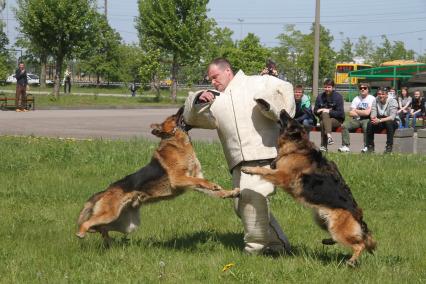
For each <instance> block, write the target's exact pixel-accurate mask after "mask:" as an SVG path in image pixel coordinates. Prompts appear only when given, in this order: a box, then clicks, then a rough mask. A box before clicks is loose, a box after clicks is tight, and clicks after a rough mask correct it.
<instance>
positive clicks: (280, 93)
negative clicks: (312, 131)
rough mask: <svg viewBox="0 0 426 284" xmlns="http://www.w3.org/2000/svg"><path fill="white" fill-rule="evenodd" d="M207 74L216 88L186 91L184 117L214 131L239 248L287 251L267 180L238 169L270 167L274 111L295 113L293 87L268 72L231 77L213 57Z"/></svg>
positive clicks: (275, 133)
mask: <svg viewBox="0 0 426 284" xmlns="http://www.w3.org/2000/svg"><path fill="white" fill-rule="evenodd" d="M207 71H208V77H209V80H210V81H211V83H212V85H213V86H214V88H215V89H216V91H208V90H207V91H201V92H199V93H190V94H189V96H188V98H187V99H186V102H185V111H184V119H185V122H186V123H188V124H189V125H191V126H193V127H198V128H206V129H216V130H217V132H218V136H219V139H220V141H221V144H222V147H223V151H224V154H225V158H226V160H227V163H228V167H229V169H230V171H231V174H232V182H233V186H234V187H235V188H240V189H241V194H240V196H239V197H238V198H237V199H235V207H234V208H235V211H236V213H237V215H238V216H239V217H240V218H241V221H242V223H243V225H244V233H245V235H244V242H245V248H244V250H245V251H246V252H247V253H250V254H268V253H271V254H276V253H282V252H284V251H288V250H289V249H290V244H289V242H288V239H287V237H286V236H285V234H284V232H283V231H282V229H281V228H280V226H279V224H278V222H277V221H276V220H275V218H274V216H273V215H272V213H271V211H270V208H269V196H270V195H271V194H273V193H274V191H275V189H274V186H273V184H272V183H270V182H268V181H265V180H263V179H261V178H260V177H259V176H257V175H249V174H245V173H243V172H241V168H242V167H243V166H261V167H266V168H269V167H270V163H271V161H272V160H273V159H274V158H275V157H276V156H277V149H276V146H277V139H278V135H279V127H278V124H277V121H278V119H279V113H280V111H281V110H282V109H285V110H286V111H287V112H288V113H289V114H290V115H291V116H293V115H294V109H295V105H294V96H293V87H292V85H291V84H290V83H288V82H285V81H282V80H280V79H278V78H275V77H273V76H246V75H245V74H244V73H243V71H241V70H240V71H238V73H237V74H235V75H234V73H233V71H232V68H231V64H230V63H229V62H228V60H226V59H224V58H217V59H215V60H213V61H212V62H211V63H210V65H209V66H208V70H207Z"/></svg>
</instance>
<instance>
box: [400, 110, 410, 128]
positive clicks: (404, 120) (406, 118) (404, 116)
mask: <svg viewBox="0 0 426 284" xmlns="http://www.w3.org/2000/svg"><path fill="white" fill-rule="evenodd" d="M399 117H400V118H401V122H400V124H399V128H408V123H409V122H410V113H409V112H407V113H403V112H400V113H399Z"/></svg>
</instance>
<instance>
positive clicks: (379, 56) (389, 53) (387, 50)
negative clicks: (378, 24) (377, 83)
mask: <svg viewBox="0 0 426 284" xmlns="http://www.w3.org/2000/svg"><path fill="white" fill-rule="evenodd" d="M382 40H383V42H382V43H381V44H380V45H379V46H378V47H377V48H376V49H375V51H374V52H373V54H372V56H371V61H372V62H373V64H374V65H376V66H379V65H380V64H381V63H383V62H386V61H392V60H397V59H405V60H414V55H415V52H414V51H413V50H407V49H405V46H404V43H403V42H402V41H394V42H393V43H392V42H391V41H390V40H389V39H388V38H387V37H386V36H382Z"/></svg>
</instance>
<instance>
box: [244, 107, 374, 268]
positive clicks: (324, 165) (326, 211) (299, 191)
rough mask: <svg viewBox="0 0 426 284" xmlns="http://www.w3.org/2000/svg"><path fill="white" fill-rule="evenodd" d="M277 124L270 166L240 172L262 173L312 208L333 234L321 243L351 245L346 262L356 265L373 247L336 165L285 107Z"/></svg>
mask: <svg viewBox="0 0 426 284" xmlns="http://www.w3.org/2000/svg"><path fill="white" fill-rule="evenodd" d="M279 124H280V136H279V138H278V148H279V149H278V155H277V158H276V159H275V160H274V161H273V162H272V165H271V169H266V168H260V167H244V168H243V169H242V171H243V172H245V173H247V174H256V175H261V176H262V177H263V178H264V179H266V180H268V181H270V182H272V183H273V184H275V185H277V186H280V187H282V188H283V189H284V190H285V191H286V192H288V193H289V194H290V195H291V196H293V197H294V198H295V199H296V200H298V201H299V202H301V203H302V204H304V205H306V206H308V207H311V208H313V211H314V216H315V219H316V221H317V223H318V225H319V226H320V227H321V228H323V229H325V230H328V232H329V233H330V235H331V237H332V239H324V240H323V244H327V245H332V244H334V243H335V242H338V243H340V244H342V245H345V246H349V247H351V248H352V251H353V254H352V257H351V258H350V259H349V260H348V261H347V264H348V265H350V266H355V264H356V262H357V259H358V257H359V256H360V254H361V252H362V251H363V250H364V249H366V250H367V251H368V252H370V253H372V252H373V250H374V249H375V248H376V242H375V241H374V240H373V238H372V236H371V232H370V231H369V230H368V227H367V224H366V223H365V222H364V221H363V216H362V210H361V208H359V207H358V204H357V203H356V201H355V199H354V197H353V196H352V193H351V190H350V189H349V187H348V185H347V184H346V182H345V180H344V179H343V177H342V175H341V174H340V172H339V170H338V169H337V166H336V164H335V163H334V162H332V161H328V160H327V159H326V158H325V157H323V156H322V154H321V152H320V151H318V149H317V148H316V147H315V145H314V144H313V143H312V142H310V141H309V139H308V135H307V132H306V131H305V128H304V127H303V126H302V125H300V124H299V123H298V122H297V121H296V120H294V119H292V118H291V117H290V116H289V115H288V113H287V112H286V111H285V110H282V111H281V113H280V120H279Z"/></svg>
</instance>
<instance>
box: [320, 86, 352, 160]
mask: <svg viewBox="0 0 426 284" xmlns="http://www.w3.org/2000/svg"><path fill="white" fill-rule="evenodd" d="M314 114H315V115H316V116H318V118H319V120H320V128H321V147H320V151H322V152H326V151H327V145H332V144H334V140H333V137H332V136H331V132H332V130H333V129H335V128H337V127H339V126H340V125H342V123H343V121H344V120H345V110H344V106H343V97H342V95H341V94H339V93H338V92H336V90H334V81H333V80H332V79H326V80H325V81H324V92H323V93H322V94H320V95H318V97H317V99H316V101H315V107H314Z"/></svg>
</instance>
